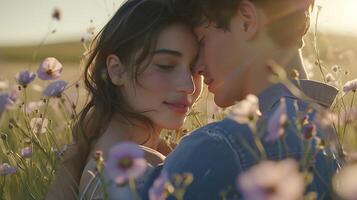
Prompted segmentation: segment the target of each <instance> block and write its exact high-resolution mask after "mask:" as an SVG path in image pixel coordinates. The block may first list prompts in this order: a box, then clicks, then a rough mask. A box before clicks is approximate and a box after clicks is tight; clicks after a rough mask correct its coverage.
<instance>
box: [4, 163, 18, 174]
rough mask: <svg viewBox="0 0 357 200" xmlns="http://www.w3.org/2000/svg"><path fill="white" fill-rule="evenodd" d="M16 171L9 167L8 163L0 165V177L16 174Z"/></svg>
mask: <svg viewBox="0 0 357 200" xmlns="http://www.w3.org/2000/svg"><path fill="white" fill-rule="evenodd" d="M16 171H17V169H16V168H15V167H11V166H10V165H9V164H8V163H3V164H0V175H1V176H6V175H10V174H14V173H16Z"/></svg>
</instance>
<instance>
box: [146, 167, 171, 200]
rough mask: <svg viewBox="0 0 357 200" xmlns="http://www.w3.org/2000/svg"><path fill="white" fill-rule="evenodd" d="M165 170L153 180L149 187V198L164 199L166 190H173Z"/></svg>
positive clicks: (166, 194) (154, 199)
mask: <svg viewBox="0 0 357 200" xmlns="http://www.w3.org/2000/svg"><path fill="white" fill-rule="evenodd" d="M173 189H174V188H173V186H172V185H171V183H170V180H169V176H168V174H167V172H165V171H163V172H162V173H161V175H160V176H159V178H157V179H156V180H155V181H154V184H153V186H152V187H151V188H150V189H149V199H150V200H165V199H166V198H167V196H168V191H170V190H173Z"/></svg>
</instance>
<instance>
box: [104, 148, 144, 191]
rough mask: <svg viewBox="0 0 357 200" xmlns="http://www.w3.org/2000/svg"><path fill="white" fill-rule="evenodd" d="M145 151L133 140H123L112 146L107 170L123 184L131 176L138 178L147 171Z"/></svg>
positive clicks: (110, 175)
mask: <svg viewBox="0 0 357 200" xmlns="http://www.w3.org/2000/svg"><path fill="white" fill-rule="evenodd" d="M146 167H147V163H146V160H145V159H144V151H143V150H142V149H140V148H139V146H138V145H136V144H134V143H131V142H122V143H119V144H117V145H115V146H114V147H112V148H111V150H110V151H109V155H108V160H107V163H106V166H105V168H106V169H105V170H106V171H107V172H108V175H109V177H110V178H111V179H113V180H114V182H115V183H117V184H119V185H122V184H124V183H125V182H126V181H127V180H128V179H129V178H130V179H131V178H132V179H136V178H138V177H140V176H142V175H143V174H144V173H145V171H146Z"/></svg>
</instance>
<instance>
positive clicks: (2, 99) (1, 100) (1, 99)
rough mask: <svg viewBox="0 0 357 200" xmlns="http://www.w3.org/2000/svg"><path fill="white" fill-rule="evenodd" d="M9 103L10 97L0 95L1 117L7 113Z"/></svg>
mask: <svg viewBox="0 0 357 200" xmlns="http://www.w3.org/2000/svg"><path fill="white" fill-rule="evenodd" d="M8 103H9V95H8V94H0V117H1V115H2V113H3V112H4V111H5V109H6V106H7V104H8Z"/></svg>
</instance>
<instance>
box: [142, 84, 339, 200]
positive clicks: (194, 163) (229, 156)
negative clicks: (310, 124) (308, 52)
mask: <svg viewBox="0 0 357 200" xmlns="http://www.w3.org/2000/svg"><path fill="white" fill-rule="evenodd" d="M300 87H301V88H300V89H301V91H304V93H305V94H306V95H307V96H309V97H310V98H312V99H314V101H315V102H317V103H319V104H321V105H323V106H325V107H329V106H330V105H331V104H332V102H333V101H334V98H335V96H336V94H337V90H336V89H335V88H334V87H331V86H328V85H325V84H322V83H318V82H314V81H309V80H301V82H300ZM283 97H284V98H285V99H286V106H287V115H288V119H289V120H295V119H296V118H297V115H298V112H300V111H304V110H306V109H307V108H308V105H309V103H308V102H305V101H302V100H299V99H298V98H297V97H295V96H294V95H293V94H292V93H291V92H290V91H289V90H288V89H287V88H286V87H285V86H283V85H282V84H276V85H273V86H271V87H270V88H268V89H266V90H265V91H263V92H262V93H261V94H260V95H259V96H258V98H259V101H260V110H261V112H262V119H263V120H264V119H269V117H270V116H271V115H272V114H273V112H274V111H275V110H276V108H277V107H278V104H279V101H280V99H281V98H283ZM313 113H314V112H312V114H311V116H310V117H311V118H314V116H313V115H314V114H313ZM258 129H259V125H258ZM297 134H298V133H296V129H292V128H289V127H288V128H286V129H285V142H286V144H285V145H287V146H288V149H286V148H283V147H282V146H284V145H282V144H281V140H277V141H274V142H265V141H264V140H262V142H263V146H264V148H265V151H266V154H267V159H269V160H282V159H285V158H287V157H289V158H295V159H296V160H297V161H299V160H300V159H302V156H303V155H304V152H303V151H304V149H302V146H301V139H300V137H298V136H297ZM317 135H318V136H319V137H321V138H324V137H325V136H324V135H323V133H322V131H321V130H320V129H319V128H318V129H317ZM324 139H325V138H324ZM326 139H329V140H335V138H332V139H331V137H330V138H326ZM336 143H338V142H336ZM247 145H249V146H250V147H251V148H252V149H253V151H254V152H255V153H257V148H256V146H255V143H254V138H253V135H252V132H251V130H250V128H249V127H248V126H247V125H246V124H239V123H237V122H236V121H234V120H231V119H228V118H225V119H224V120H222V121H219V122H215V123H211V124H208V125H206V126H204V127H202V128H200V129H197V130H196V131H194V132H193V133H191V134H189V135H187V136H185V137H184V138H183V139H182V140H181V142H180V144H179V145H178V146H177V147H176V149H175V150H174V151H173V152H172V153H171V154H170V155H169V156H168V157H167V158H166V160H165V163H164V165H163V166H162V167H161V168H158V169H157V170H156V173H154V174H153V175H152V178H151V179H152V180H149V181H148V186H147V188H146V189H144V190H143V191H142V194H143V197H147V196H146V195H147V191H148V188H149V187H150V186H149V185H150V183H152V182H153V179H154V178H155V177H156V176H157V175H158V174H159V173H160V170H163V171H166V172H168V173H169V174H175V173H185V172H189V173H192V174H193V178H194V180H193V182H192V184H191V185H190V186H189V187H188V188H187V190H186V193H185V196H184V199H189V200H196V199H198V200H200V199H204V200H208V199H222V196H221V194H222V193H224V192H225V193H226V198H227V199H242V197H241V195H240V192H239V188H238V187H237V177H238V175H239V174H241V173H242V172H244V171H246V170H247V169H249V168H250V167H252V166H253V165H255V164H257V163H258V160H257V159H256V157H254V155H253V154H252V153H251V151H250V150H249V149H248V148H246V147H247ZM285 147H286V146H285ZM311 151H312V152H316V153H317V156H316V159H315V160H314V162H313V165H312V168H313V169H312V171H313V176H314V178H313V182H312V183H311V184H310V185H309V186H308V191H315V192H317V194H318V197H319V199H332V198H333V197H332V196H331V195H332V193H330V192H331V191H332V189H331V177H332V175H333V174H334V173H335V172H336V169H338V166H339V165H340V162H339V160H338V159H337V155H336V154H335V153H334V152H332V151H329V150H328V149H327V150H324V151H317V147H316V146H313V148H312V150H311ZM144 199H145V198H144Z"/></svg>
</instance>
